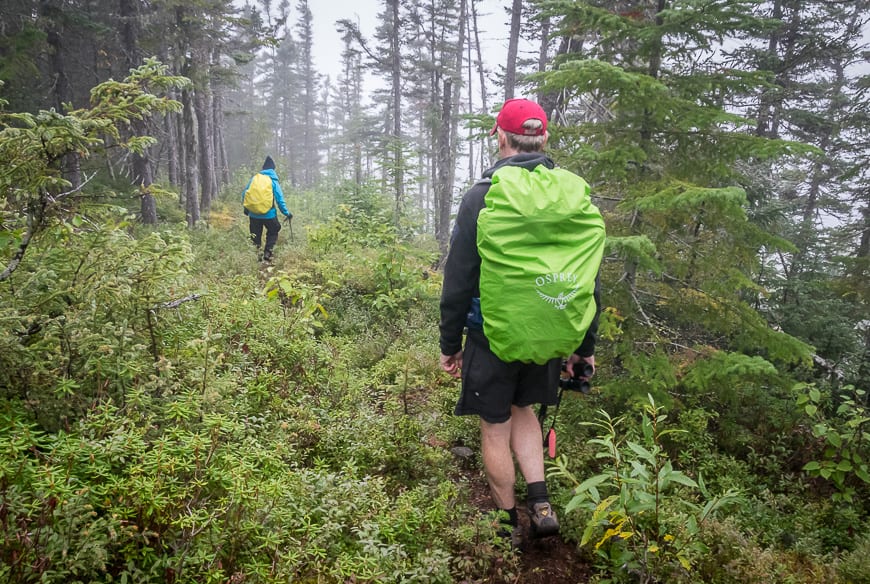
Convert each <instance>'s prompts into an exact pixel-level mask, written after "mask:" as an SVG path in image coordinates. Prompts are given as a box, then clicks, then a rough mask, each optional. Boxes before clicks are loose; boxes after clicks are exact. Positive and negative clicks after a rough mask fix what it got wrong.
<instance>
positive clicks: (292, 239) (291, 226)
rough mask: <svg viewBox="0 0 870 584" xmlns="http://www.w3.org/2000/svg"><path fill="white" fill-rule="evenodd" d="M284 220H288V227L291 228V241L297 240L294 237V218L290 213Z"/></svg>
mask: <svg viewBox="0 0 870 584" xmlns="http://www.w3.org/2000/svg"><path fill="white" fill-rule="evenodd" d="M284 221H286V222H287V227H289V228H290V241H295V238H294V237H293V219H292V218H291V217H290V216H289V215H288V216H285V217H284Z"/></svg>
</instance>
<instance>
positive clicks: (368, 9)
mask: <svg viewBox="0 0 870 584" xmlns="http://www.w3.org/2000/svg"><path fill="white" fill-rule="evenodd" d="M475 4H476V6H477V10H478V26H479V27H480V29H481V30H480V34H481V44H482V45H483V48H484V55H483V58H484V61H486V62H487V64H488V66H489V68H490V69H494V68H496V67H497V66H498V65H499V64H500V63H501V62H502V61H504V59H505V57H506V56H507V38H508V32H509V26H508V22H509V16H508V15H507V13H506V12H505V7H510V5H511V1H510V0H477V2H475ZM382 5H383V1H382V0H352V1H351V2H348V1H347V0H314V1H312V2H310V3H309V7H310V9H311V14H312V17H313V19H314V64H315V67H316V69H317V70H318V71H320V72H321V73H322V74H324V75H329V76H330V78H331V79H332V81H335V79H336V78H337V77H338V74H339V72H340V70H341V65H340V63H341V48H342V45H341V38H340V37H339V35H338V33H337V32H336V31H335V21H336V20H340V19H343V18H346V19H350V20H352V21H356V22H359V26H360V31H361V32H362V33H363V35H365V37H366V38H367V39H371V38H372V36H373V35H374V32H375V28H376V27H377V24H378V13H379V12H381V10H382V8H381V6H382ZM291 19H295V15H294V16H291Z"/></svg>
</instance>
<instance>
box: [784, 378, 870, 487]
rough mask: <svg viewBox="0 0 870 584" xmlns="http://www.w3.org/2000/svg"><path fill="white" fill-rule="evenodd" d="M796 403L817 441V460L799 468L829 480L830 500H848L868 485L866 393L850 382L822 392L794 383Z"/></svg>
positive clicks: (869, 444)
mask: <svg viewBox="0 0 870 584" xmlns="http://www.w3.org/2000/svg"><path fill="white" fill-rule="evenodd" d="M795 392H796V393H797V405H798V406H799V407H801V408H802V409H803V412H804V413H805V414H806V416H807V417H808V418H809V419H810V423H811V424H812V435H813V437H815V438H816V439H817V440H818V441H819V442H820V443H821V445H822V446H821V449H820V452H817V453H816V454H815V456H816V457H817V460H811V461H809V462H807V463H806V464H805V465H804V467H803V470H804V471H806V472H807V473H808V474H809V475H810V476H812V477H820V478H822V479H825V480H828V481H830V482H831V483H832V484H833V486H834V487H835V488H836V492H834V493H832V495H831V497H832V498H833V500H834V501H846V502H852V501H853V500H854V499H855V497H856V494H857V493H858V490H859V489H860V490H861V491H863V492H864V493H865V494H866V493H867V492H868V486H870V410H868V408H867V406H866V403H867V401H866V392H865V391H864V390H862V389H857V388H855V387H854V386H852V385H847V386H844V387H843V388H842V389H840V390H839V391H836V392H834V390H832V393H831V394H829V395H823V394H822V391H821V390H819V389H818V388H817V387H816V386H815V384H805V383H801V384H798V385H796V386H795Z"/></svg>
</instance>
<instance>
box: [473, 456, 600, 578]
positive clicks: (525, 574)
mask: <svg viewBox="0 0 870 584" xmlns="http://www.w3.org/2000/svg"><path fill="white" fill-rule="evenodd" d="M465 476H466V478H467V480H468V484H469V485H470V486H471V489H472V493H471V494H470V501H471V502H472V503H473V504H474V505H475V506H476V507H478V508H479V509H480V510H481V512H482V513H485V512H488V511H491V510H492V503H491V499H490V497H489V486H488V485H487V484H486V479H485V478H484V476H483V474H482V473H480V472H479V471H474V470H466V471H465ZM517 506H518V507H519V508H521V509H524V508H525V501H519V502H518V503H517ZM519 518H520V526H521V527H522V529H523V533H525V534H527V533H529V516H528V514H527V513H524V512H522V511H521V512H520V514H519ZM517 558H518V559H519V562H520V568H519V573H518V574H517V575H516V579H515V580H510V581H509V582H511V583H512V584H513V583H515V584H582V583H584V582H588V581H589V575H590V569H589V565H588V564H586V563H584V562H583V561H582V560H581V558H580V556H579V554H578V553H577V546H576V544H575V543H574V542H569V541H563V540H562V539H561V538H560V537H548V538H545V539H539V540H529V538H524V539H523V544H522V546H521V547H520V550H519V551H518V552H517ZM488 582H490V583H491V584H497V583H499V584H500V583H501V582H506V581H505V580H504V579H503V578H500V577H499V576H498V575H495V574H493V575H492V576H491V577H490V579H489V580H488Z"/></svg>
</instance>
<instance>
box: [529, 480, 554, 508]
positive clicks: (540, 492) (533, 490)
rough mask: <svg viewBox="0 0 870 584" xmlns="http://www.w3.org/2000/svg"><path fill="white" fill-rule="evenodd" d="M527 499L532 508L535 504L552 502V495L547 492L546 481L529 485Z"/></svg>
mask: <svg viewBox="0 0 870 584" xmlns="http://www.w3.org/2000/svg"><path fill="white" fill-rule="evenodd" d="M526 499H527V501H526V502H527V503H528V504H529V506H532V505H534V504H535V503H546V502H548V501H549V500H550V494H549V493H548V492H547V483H546V482H545V481H538V482H536V483H529V490H528V495H527V497H526Z"/></svg>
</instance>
